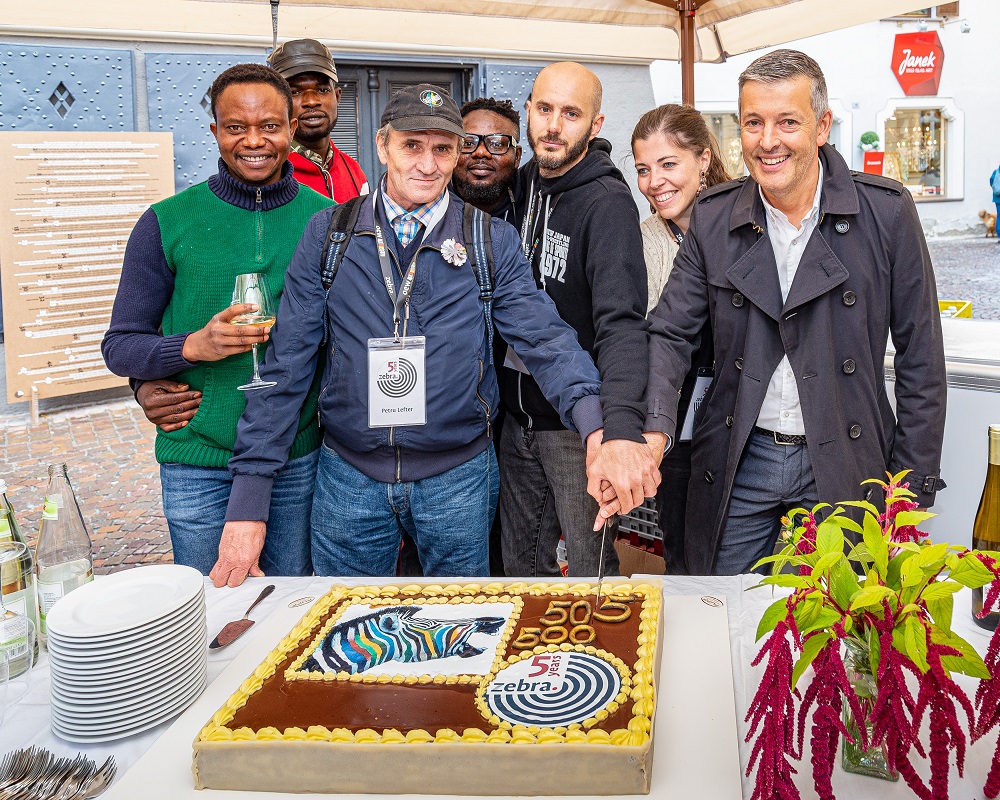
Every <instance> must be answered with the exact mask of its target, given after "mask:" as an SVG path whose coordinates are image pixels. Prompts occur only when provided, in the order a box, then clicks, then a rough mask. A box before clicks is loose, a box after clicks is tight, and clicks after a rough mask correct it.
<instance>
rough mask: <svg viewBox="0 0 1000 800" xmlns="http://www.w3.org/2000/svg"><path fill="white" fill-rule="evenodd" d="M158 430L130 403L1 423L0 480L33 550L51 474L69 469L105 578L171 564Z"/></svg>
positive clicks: (96, 566)
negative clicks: (59, 466)
mask: <svg viewBox="0 0 1000 800" xmlns="http://www.w3.org/2000/svg"><path fill="white" fill-rule="evenodd" d="M153 438H154V428H153V426H152V425H151V424H150V423H149V422H147V421H146V418H145V417H144V416H143V415H142V412H141V411H140V410H139V407H138V406H137V405H136V404H135V403H134V402H133V401H131V400H129V401H127V402H119V403H114V404H110V405H103V406H96V407H90V408H86V409H80V410H78V411H75V412H63V413H61V414H54V415H52V416H43V417H42V419H41V421H40V422H39V424H38V425H31V424H30V422H29V423H27V424H25V423H24V422H21V421H17V422H14V423H10V424H2V423H0V478H3V479H4V480H5V481H6V482H7V498H8V499H9V500H10V502H11V505H13V506H14V512H15V514H16V516H17V521H18V524H19V525H20V527H21V531H22V533H23V534H24V535H25V538H27V539H28V540H29V544H30V545H31V546H32V547H34V543H35V539H36V538H37V537H38V523H39V520H40V518H41V514H42V496H43V495H44V494H45V487H46V485H47V483H48V473H47V467H48V465H49V464H53V463H65V464H66V465H67V468H68V471H69V477H70V481H71V482H72V484H73V489H74V490H75V492H76V497H77V501H78V502H79V503H80V509H81V511H82V512H83V516H84V519H85V520H86V521H87V524H88V526H89V527H90V531H91V536H92V538H93V544H94V569H95V571H96V572H98V573H99V574H106V573H108V572H115V571H117V570H119V569H125V568H127V567H131V566H135V565H136V564H154V563H168V562H170V561H171V560H172V556H171V551H170V537H169V536H168V534H167V523H166V520H164V518H163V511H162V509H161V507H160V476H159V469H158V467H157V464H156V461H155V460H154V458H153Z"/></svg>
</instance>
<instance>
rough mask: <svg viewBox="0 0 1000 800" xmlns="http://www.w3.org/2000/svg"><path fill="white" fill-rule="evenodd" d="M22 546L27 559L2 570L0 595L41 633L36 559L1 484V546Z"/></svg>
mask: <svg viewBox="0 0 1000 800" xmlns="http://www.w3.org/2000/svg"><path fill="white" fill-rule="evenodd" d="M2 542H20V543H21V544H23V545H25V548H24V553H23V555H22V556H21V557H20V558H18V559H16V560H14V561H7V562H5V563H4V564H3V566H2V567H0V594H2V595H3V605H4V608H6V609H7V610H8V611H13V612H14V613H17V614H24V615H25V616H26V617H27V618H28V619H30V620H31V623H32V625H34V627H35V630H38V595H37V594H36V592H35V559H34V557H33V556H32V555H31V550H30V549H28V547H27V544H28V543H27V542H26V541H25V540H24V536H23V535H22V534H21V529H20V528H19V527H18V524H17V519H16V518H15V516H14V509H13V507H11V504H10V501H9V500H8V499H7V483H6V481H4V480H0V543H2ZM37 661H38V640H37V638H36V639H35V643H34V653H33V655H32V662H31V663H32V664H35V663H36V662H37Z"/></svg>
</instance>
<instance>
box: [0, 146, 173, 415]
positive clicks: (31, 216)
mask: <svg viewBox="0 0 1000 800" xmlns="http://www.w3.org/2000/svg"><path fill="white" fill-rule="evenodd" d="M0 175H2V176H3V180H0V278H2V281H3V284H2V286H3V327H4V340H5V341H4V344H5V350H6V362H7V363H6V367H7V400H8V402H11V403H13V402H17V401H24V400H29V399H31V395H32V389H33V388H34V389H35V390H36V392H37V396H38V397H60V396H62V395H68V394H77V393H80V392H90V391H95V390H97V389H107V388H110V387H113V386H122V385H124V384H125V379H124V378H119V377H118V376H116V375H113V374H111V372H109V371H108V368H107V367H106V366H105V365H104V359H103V358H101V339H102V338H103V337H104V333H105V331H107V329H108V325H109V324H110V321H111V307H112V304H113V303H114V299H115V292H116V291H117V289H118V280H119V278H120V276H121V269H122V260H123V259H124V257H125V244H126V243H127V242H128V237H129V234H130V233H131V232H132V227H133V226H134V225H135V223H136V220H138V219H139V217H140V216H141V215H142V213H143V212H144V211H145V210H146V209H147V208H149V206H150V204H151V203H154V202H156V201H158V200H162V199H163V198H165V197H169V196H170V195H172V194H173V192H174V163H173V137H172V136H171V134H169V133H121V132H118V133H82V132H81V133H65V132H61V133H55V132H49V133H45V132H39V131H31V132H28V131H25V132H2V133H0Z"/></svg>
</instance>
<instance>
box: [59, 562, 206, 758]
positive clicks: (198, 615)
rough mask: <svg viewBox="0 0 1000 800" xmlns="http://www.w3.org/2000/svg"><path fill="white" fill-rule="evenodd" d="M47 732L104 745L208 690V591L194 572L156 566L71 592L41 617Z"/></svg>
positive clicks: (168, 714)
mask: <svg viewBox="0 0 1000 800" xmlns="http://www.w3.org/2000/svg"><path fill="white" fill-rule="evenodd" d="M45 621H46V629H47V634H48V650H49V666H50V668H51V672H52V692H51V696H52V730H53V731H54V732H55V733H56V734H57V735H58V736H60V737H62V738H63V739H68V740H69V741H71V742H107V741H111V740H113V739H121V738H123V737H125V736H131V735H132V734H134V733H139V732H140V731H144V730H147V729H148V728H152V727H154V726H155V725H158V724H159V723H161V722H163V721H164V720H166V719H169V718H170V717H173V716H175V715H176V714H179V713H180V712H181V711H183V710H184V709H185V708H187V706H188V705H190V704H191V703H192V702H193V701H194V700H195V698H197V697H198V695H200V694H201V692H202V690H203V689H204V688H205V675H206V666H207V662H208V650H207V646H206V642H207V633H208V628H207V625H206V621H205V588H204V581H203V579H202V576H201V574H200V573H199V572H198V571H197V570H194V569H192V568H191V567H183V566H179V565H176V564H157V565H153V566H148V567H137V568H136V569H130V570H126V571H124V572H117V573H115V574H113V575H109V576H107V577H102V578H98V579H97V580H95V581H92V582H91V583H88V584H85V585H84V586H81V587H80V588H79V589H75V590H74V591H72V592H70V593H69V594H68V595H66V596H65V597H63V598H62V599H61V600H59V602H57V603H56V604H55V605H54V606H53V607H52V610H51V611H50V612H49V614H48V616H47V617H46V620H45Z"/></svg>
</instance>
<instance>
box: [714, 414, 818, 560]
mask: <svg viewBox="0 0 1000 800" xmlns="http://www.w3.org/2000/svg"><path fill="white" fill-rule="evenodd" d="M818 502H819V500H818V499H817V498H816V480H815V478H814V477H813V470H812V462H811V461H810V460H809V450H808V448H807V447H806V445H804V444H799V445H785V444H775V442H774V439H773V437H770V436H766V435H764V434H762V433H757V432H756V431H754V432H753V433H751V434H750V441H748V442H747V446H746V449H745V450H744V451H743V457H742V458H741V459H740V465H739V466H738V467H737V468H736V477H735V479H734V482H733V496H732V501H731V502H730V505H729V518H728V519H727V520H726V529H725V531H723V534H722V541H721V542H720V546H719V552H718V554H717V555H716V557H715V569H713V570H712V572H713V574H715V575H741V574H744V573H748V572H750V571H751V570H752V569H753V565H754V564H755V563H756V562H757V561H758V560H760V559H762V558H764V557H765V556H769V555H771V553H772V552H774V545H775V543H776V542H777V541H778V534H779V533H781V518H782V516H784V515H785V513H786V512H787V511H788V509H790V508H796V507H798V506H803V507H805V508H809V509H811V508H812V507H813V506H814V505H816V503H818Z"/></svg>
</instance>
